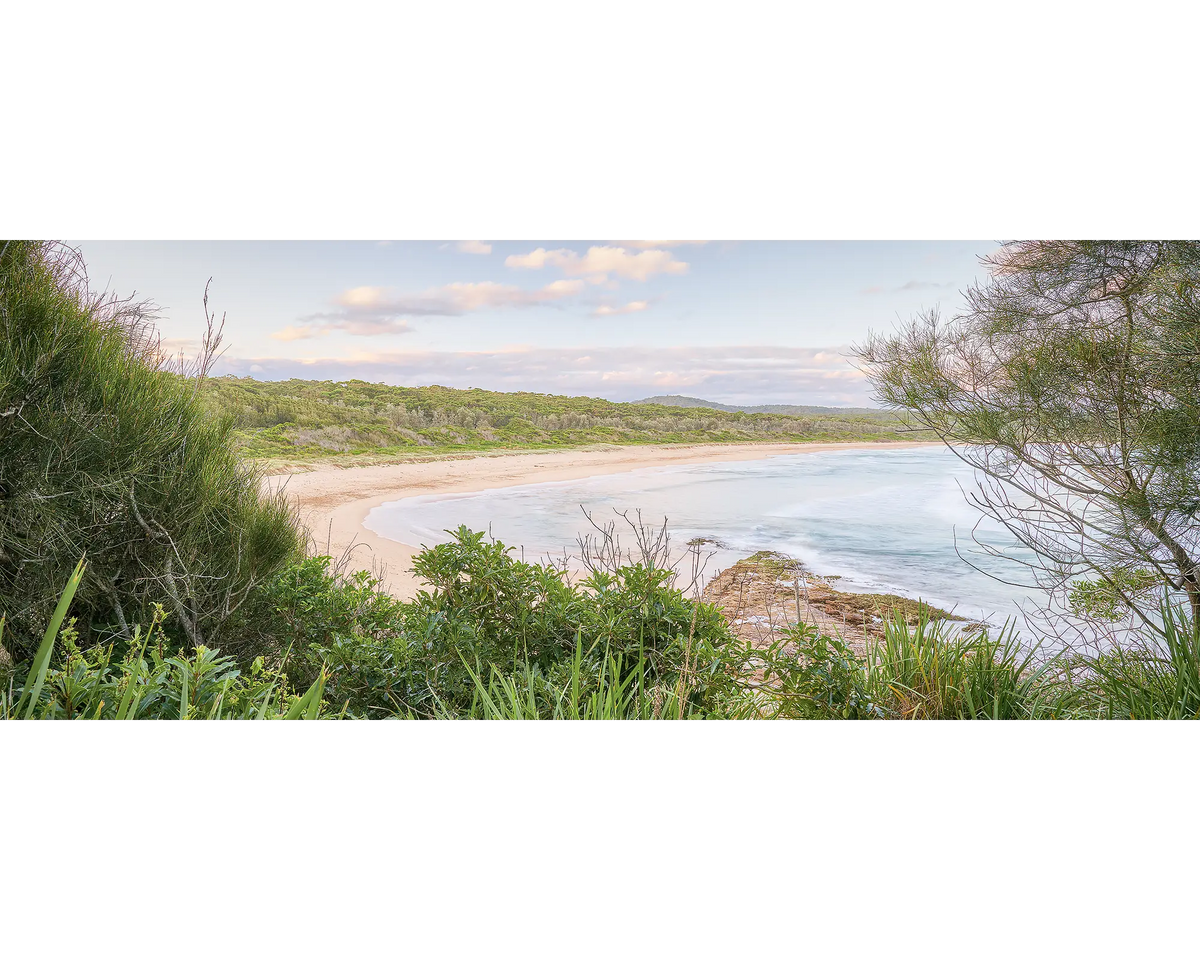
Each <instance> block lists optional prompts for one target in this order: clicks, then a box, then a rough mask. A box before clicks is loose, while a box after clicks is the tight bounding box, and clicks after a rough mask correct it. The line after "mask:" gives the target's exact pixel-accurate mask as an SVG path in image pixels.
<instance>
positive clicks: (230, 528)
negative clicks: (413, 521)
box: [0, 241, 303, 659]
mask: <svg viewBox="0 0 1200 960" xmlns="http://www.w3.org/2000/svg"><path fill="white" fill-rule="evenodd" d="M198 383H199V379H198V378H196V377H192V378H187V377H184V376H181V375H179V374H178V373H172V372H168V371H165V370H163V369H161V368H160V365H159V357H158V354H157V341H156V339H155V338H154V336H153V331H152V327H151V326H150V324H149V322H148V319H147V317H146V314H145V310H144V309H143V305H139V304H131V303H129V302H125V301H117V300H114V299H111V298H109V299H100V298H97V297H94V296H93V295H91V294H90V293H89V292H88V290H87V286H86V278H85V277H84V276H83V274H82V265H81V264H80V263H79V262H78V261H77V259H75V258H74V257H73V256H72V252H71V251H68V250H64V249H62V248H59V247H55V246H53V245H48V244H40V243H27V242H17V241H10V242H3V241H0V451H2V455H0V613H2V614H3V615H4V616H5V617H6V619H7V625H8V628H7V635H6V640H5V642H6V645H7V647H8V650H9V651H10V653H11V654H12V655H13V656H14V657H16V658H17V659H22V658H26V657H28V656H30V655H31V654H32V652H33V647H34V646H35V645H36V642H37V639H36V638H37V636H38V635H39V634H40V628H39V626H38V625H39V624H44V623H45V621H46V620H47V619H48V618H49V615H50V612H51V611H52V610H53V609H54V605H55V603H56V601H57V598H58V595H59V592H60V591H61V589H62V586H63V584H64V583H65V582H66V580H67V577H68V575H69V574H70V572H71V570H72V568H73V567H74V566H75V564H76V563H77V561H78V560H79V558H80V557H81V556H84V555H86V556H87V559H88V566H87V573H86V575H85V577H84V580H83V582H82V583H81V584H80V586H79V591H78V595H77V596H76V598H75V605H74V607H73V612H74V614H75V616H76V617H77V618H78V620H79V623H80V631H79V635H80V642H81V643H83V644H84V645H85V646H86V645H87V644H89V643H91V642H93V641H94V640H96V639H97V638H98V637H99V636H101V634H100V633H98V630H99V629H100V628H101V627H103V628H104V629H105V630H109V631H112V632H115V633H116V634H118V635H120V637H121V638H122V639H123V640H126V641H128V640H129V639H130V635H131V630H132V625H133V624H134V623H137V622H139V621H140V622H148V621H149V619H150V615H151V610H152V608H153V604H154V603H157V602H162V603H164V604H166V605H167V608H168V610H169V611H170V612H171V615H172V616H171V622H172V625H173V626H172V629H174V630H176V631H178V632H180V633H181V634H182V635H183V637H184V638H185V639H186V640H188V641H189V642H190V643H191V645H192V646H197V645H200V644H203V643H208V644H210V645H215V644H223V643H224V642H225V641H224V640H222V636H223V633H222V631H223V628H224V626H225V625H226V623H227V622H228V621H229V619H230V618H231V617H232V616H234V615H235V614H236V613H237V611H238V608H239V607H240V605H241V604H242V603H244V602H245V601H246V600H247V598H249V597H251V596H252V595H253V594H254V592H255V589H256V587H257V586H258V585H259V584H261V583H263V582H264V581H265V580H266V579H268V578H270V577H271V576H273V575H274V574H275V573H276V572H277V571H278V570H279V569H280V568H281V567H282V566H283V565H284V564H286V563H288V562H290V561H291V560H292V559H294V558H295V557H297V556H299V555H300V552H301V549H302V545H303V544H302V539H301V537H300V535H299V534H298V532H297V528H296V525H295V523H294V521H293V519H292V517H291V516H290V514H289V511H288V508H287V506H286V504H285V503H284V501H283V499H282V497H279V496H271V495H267V494H264V493H263V492H262V491H261V490H260V487H259V481H258V477H257V476H256V474H255V472H254V471H253V470H252V469H251V467H250V466H249V465H248V464H247V462H246V461H244V460H242V459H240V458H239V457H238V455H237V453H236V451H235V450H234V447H233V444H232V443H231V439H232V430H233V424H232V421H231V420H230V419H229V418H224V417H213V416H211V415H210V411H208V410H207V409H206V408H205V407H204V406H203V405H202V404H201V402H200V399H199V397H198V395H197V385H198Z"/></svg>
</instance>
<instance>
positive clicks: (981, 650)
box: [0, 528, 1200, 720]
mask: <svg viewBox="0 0 1200 960" xmlns="http://www.w3.org/2000/svg"><path fill="white" fill-rule="evenodd" d="M511 552H512V551H511V550H510V549H509V548H506V547H505V546H504V545H503V544H500V543H498V542H493V541H487V540H485V538H484V536H483V534H480V533H472V532H471V531H469V530H466V529H465V528H463V529H460V530H459V531H458V532H457V534H456V536H455V538H454V541H453V542H452V543H448V544H443V545H441V546H439V547H435V548H432V549H429V550H426V551H424V552H423V553H422V554H421V555H420V557H419V558H418V561H417V563H418V565H419V566H420V568H421V569H422V570H423V571H424V572H425V574H426V575H427V576H429V577H430V580H431V583H432V589H431V590H429V591H426V592H424V593H422V594H421V595H420V596H418V597H417V598H416V599H414V600H412V601H409V602H400V601H397V600H395V599H394V598H392V597H389V596H387V595H386V594H383V593H381V592H380V590H379V584H378V583H377V582H375V581H373V580H372V579H371V578H370V577H369V576H367V575H365V574H361V573H360V574H355V575H353V576H351V577H343V576H339V575H338V574H337V573H336V571H335V570H333V569H331V567H330V561H329V558H327V557H315V558H308V559H306V560H304V561H301V562H300V563H298V564H296V565H294V566H292V567H290V568H288V569H287V570H285V571H283V572H281V573H280V574H279V575H278V576H277V577H276V578H275V579H274V580H273V581H271V582H270V583H268V584H266V585H264V588H263V593H264V597H263V602H264V606H263V608H262V609H263V610H264V611H266V612H267V613H268V614H269V616H268V617H267V618H266V621H267V622H270V623H272V624H274V625H275V632H274V633H273V634H272V645H271V647H270V649H273V650H277V649H280V648H283V649H285V651H286V652H285V653H284V655H283V656H282V657H281V658H279V659H273V658H272V657H270V656H268V657H264V656H263V655H261V654H260V655H258V656H255V657H254V658H253V659H252V660H251V661H249V662H248V663H243V662H240V661H237V660H235V659H234V658H231V657H227V656H221V655H220V654H219V653H218V652H217V651H215V650H210V649H209V648H207V647H205V646H203V645H202V646H200V647H197V648H195V649H193V650H191V651H188V652H179V651H176V652H174V653H172V651H173V649H174V647H175V642H174V641H173V640H172V639H171V636H170V635H169V633H168V631H167V630H165V629H164V627H165V625H166V622H167V620H168V619H169V615H168V614H167V613H166V612H165V611H164V609H163V608H162V606H156V607H155V608H154V613H153V619H152V621H151V623H150V626H149V628H148V629H146V630H145V631H144V632H143V630H142V629H141V627H140V626H139V627H135V628H134V629H133V631H132V634H131V637H130V640H129V641H127V642H126V641H122V640H120V639H112V640H110V641H109V642H108V643H106V644H93V645H92V646H91V647H90V648H88V649H87V650H83V649H82V648H81V645H80V642H79V639H80V635H79V625H78V623H77V621H76V620H75V619H74V618H72V619H69V620H68V619H66V618H67V614H68V612H69V609H70V605H71V602H72V600H73V597H74V592H75V590H76V588H77V587H78V584H79V582H80V581H81V580H82V578H83V572H84V568H83V564H82V563H81V564H80V565H79V566H78V567H77V568H76V571H75V573H74V574H73V575H72V578H71V579H70V581H69V582H68V584H67V588H66V590H65V591H64V592H63V594H62V596H61V598H60V600H59V603H58V605H57V608H56V610H55V613H54V615H53V617H52V618H51V621H50V624H49V627H48V628H47V630H46V632H45V635H44V638H43V640H42V643H41V644H40V646H39V648H38V650H37V651H36V653H35V655H34V657H33V658H32V660H31V661H30V662H29V663H24V664H18V665H17V666H16V667H15V668H10V670H9V671H8V676H7V677H5V676H2V675H0V717H3V718H9V717H14V718H15V717H20V718H45V719H71V718H78V719H184V718H194V719H222V718H238V719H265V718H272V717H274V718H284V719H289V718H290V719H299V718H311V719H315V718H318V717H345V718H364V719H369V718H385V717H392V718H401V719H421V718H436V719H646V720H649V719H722V718H726V719H776V718H789V719H853V720H861V719H994V720H1013V719H1054V718H1097V719H1117V718H1131V719H1168V718H1170V719H1176V718H1185V717H1186V718H1195V717H1198V716H1200V655H1198V651H1197V646H1196V644H1195V641H1194V631H1193V628H1192V625H1191V623H1190V622H1189V621H1188V620H1187V608H1186V607H1182V608H1179V609H1172V608H1167V609H1166V610H1164V611H1163V619H1164V622H1165V623H1166V628H1165V630H1166V636H1167V638H1168V643H1167V645H1166V646H1165V648H1164V647H1160V648H1152V647H1150V646H1149V645H1148V644H1146V643H1145V641H1146V638H1145V637H1143V638H1141V639H1142V644H1141V645H1139V646H1132V647H1129V648H1119V649H1114V650H1112V651H1110V652H1108V653H1105V654H1102V655H1099V656H1094V657H1088V658H1084V657H1078V656H1072V655H1060V656H1055V657H1049V658H1046V659H1045V660H1044V661H1041V662H1039V661H1038V659H1037V657H1036V652H1035V651H1033V650H1029V649H1027V648H1025V647H1023V646H1022V645H1021V644H1020V643H1019V642H1018V638H1017V637H1016V635H1015V634H1014V633H1013V632H1012V631H1011V630H1002V631H1001V632H1000V633H999V635H998V636H996V637H994V638H993V637H992V636H990V634H989V633H988V632H986V631H951V630H949V629H948V625H947V624H945V623H942V622H936V621H931V620H929V619H925V618H922V619H920V620H918V622H917V623H916V624H910V623H907V622H906V621H905V620H904V619H903V618H902V617H900V616H896V617H895V618H893V619H892V620H890V621H889V622H887V623H886V624H885V625H884V631H883V636H882V638H881V639H879V640H877V641H870V642H869V643H868V648H867V655H866V656H865V657H863V656H859V655H857V654H856V653H855V652H854V651H853V650H852V649H851V648H850V647H849V646H848V645H847V644H846V642H845V641H844V640H842V639H841V638H839V637H836V636H828V635H825V634H822V633H820V632H819V631H818V630H816V629H815V628H814V627H812V626H809V625H806V624H799V625H796V626H793V627H791V628H789V629H787V630H784V631H782V632H781V634H780V635H779V636H778V637H776V638H775V639H774V640H773V641H772V642H771V643H770V644H769V645H767V646H765V647H756V646H754V645H753V644H751V643H749V642H745V641H740V640H738V639H737V638H736V637H735V636H734V635H733V634H732V632H731V631H730V628H729V625H728V624H727V623H726V622H725V620H724V619H723V618H722V617H721V616H720V614H719V612H718V611H717V610H716V609H715V608H713V607H711V606H709V605H707V604H703V603H699V602H696V601H693V600H689V599H688V598H686V597H684V596H683V594H682V593H681V592H680V591H679V590H677V589H675V588H674V587H673V586H672V585H671V582H670V581H671V572H670V571H669V570H665V569H661V568H655V567H646V566H645V565H642V564H634V565H632V566H629V567H625V568H622V569H621V570H620V571H618V572H617V573H616V574H615V575H608V574H593V575H592V576H591V577H589V578H588V579H587V580H585V581H583V582H582V583H580V584H577V585H572V584H570V583H568V582H567V581H566V578H565V575H564V574H563V572H562V571H561V570H560V569H558V568H556V567H552V566H548V565H541V564H526V563H523V562H520V561H517V560H515V559H513V557H512V556H511ZM260 626H261V625H260ZM3 630H4V625H3V621H2V620H0V640H3ZM56 648H57V651H56ZM56 659H57V662H56V663H55V662H54V661H55V660H56ZM300 690H303V691H304V693H302V694H301V693H298V691H300Z"/></svg>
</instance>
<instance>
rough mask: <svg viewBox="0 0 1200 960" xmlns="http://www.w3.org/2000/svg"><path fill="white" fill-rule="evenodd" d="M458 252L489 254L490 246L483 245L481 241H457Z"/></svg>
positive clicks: (487, 244)
mask: <svg viewBox="0 0 1200 960" xmlns="http://www.w3.org/2000/svg"><path fill="white" fill-rule="evenodd" d="M458 252H459V253H480V254H482V253H491V252H492V245H491V244H490V243H484V242H483V241H482V240H459V241H458Z"/></svg>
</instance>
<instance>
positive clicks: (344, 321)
mask: <svg viewBox="0 0 1200 960" xmlns="http://www.w3.org/2000/svg"><path fill="white" fill-rule="evenodd" d="M583 289H584V281H583V280H555V281H553V282H552V283H548V284H546V285H545V286H544V287H539V288H537V289H535V290H527V289H524V288H522V287H516V286H511V285H509V284H505V283H494V282H492V281H485V282H483V283H450V284H447V285H446V286H443V287H435V288H433V289H431V290H426V291H425V292H424V293H421V294H417V295H415V296H398V295H396V294H393V293H391V292H389V291H387V290H385V289H384V288H383V287H352V288H351V289H349V290H345V291H343V292H342V293H340V294H338V296H337V297H335V298H334V301H333V303H334V306H335V307H337V308H338V309H336V310H333V311H330V312H326V313H314V314H312V315H310V316H307V317H302V318H300V322H299V323H297V324H294V325H291V326H287V327H284V328H283V329H282V330H277V331H275V332H274V333H273V334H271V336H272V337H274V338H275V339H276V340H305V339H311V338H313V337H322V336H325V335H327V334H328V333H330V332H331V331H333V330H340V331H343V332H345V333H348V334H350V335H351V336H356V337H375V336H381V335H385V334H395V333H407V332H408V331H409V330H410V327H409V325H408V321H407V320H406V319H405V318H406V317H426V316H442V317H457V316H462V315H463V314H466V313H474V312H476V311H478V310H489V309H498V308H510V307H511V308H522V307H534V306H539V305H545V304H553V303H556V302H558V301H561V300H567V299H570V298H572V297H575V296H578V295H579V294H580V293H581V292H582V291H583Z"/></svg>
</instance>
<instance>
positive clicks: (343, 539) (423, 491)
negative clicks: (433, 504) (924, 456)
mask: <svg viewBox="0 0 1200 960" xmlns="http://www.w3.org/2000/svg"><path fill="white" fill-rule="evenodd" d="M939 446H942V444H941V443H937V442H932V443H931V442H896V443H876V442H852V443H762V444H758V443H755V444H732V443H730V444H698V445H689V446H684V445H678V446H676V445H670V446H634V447H611V448H607V449H602V450H552V451H542V450H536V451H528V452H504V453H495V454H490V453H487V454H480V455H479V456H474V457H463V456H462V455H461V454H458V455H455V457H454V458H453V459H449V458H447V459H431V460H421V461H417V462H412V463H397V464H386V465H383V466H371V467H338V466H333V465H326V466H321V467H318V468H317V469H315V470H308V471H305V472H298V473H287V474H276V475H273V476H268V477H264V478H263V483H264V485H265V486H266V487H267V488H268V489H272V490H278V489H283V490H285V491H286V493H287V494H288V495H289V497H290V498H291V499H292V502H293V503H294V504H295V506H296V507H297V511H298V513H299V515H300V518H301V520H302V521H303V522H304V524H305V525H306V526H307V528H308V530H309V532H310V534H311V535H312V537H313V540H314V541H315V542H316V544H317V545H318V549H319V550H321V551H322V552H325V553H329V554H330V555H332V556H333V557H335V558H336V557H339V556H341V555H342V554H343V553H344V552H346V551H350V561H349V563H350V566H351V568H352V569H361V570H374V571H375V572H376V573H378V574H380V575H381V576H382V577H383V579H384V581H385V583H386V584H387V587H388V589H389V590H390V591H391V592H392V593H393V594H395V595H396V596H398V597H400V598H402V599H407V598H410V597H412V596H413V595H415V594H416V592H417V590H418V589H420V587H421V582H420V581H419V580H418V579H417V577H416V576H414V575H413V574H412V573H411V572H410V571H409V567H410V566H411V564H412V560H413V557H414V556H415V555H416V554H417V553H418V552H419V551H420V549H421V547H420V545H417V544H408V543H400V542H399V541H396V540H388V539H387V538H385V537H381V536H379V535H378V534H376V533H374V532H372V531H370V530H368V529H367V528H366V527H364V526H363V521H364V520H365V519H366V516H367V514H368V513H370V512H371V510H373V509H375V507H378V506H380V505H381V504H383V503H389V502H391V501H395V500H403V499H405V498H406V497H415V496H424V495H429V494H441V493H479V492H481V491H483V490H492V489H497V488H501V487H514V486H521V485H523V484H528V483H552V482H556V481H563V480H579V479H584V478H587V477H595V476H603V475H605V474H612V473H625V472H627V471H632V470H639V469H643V468H647V467H661V466H672V465H676V464H679V465H683V464H696V463H721V462H729V461H737V460H763V459H766V458H768V457H778V456H787V455H791V454H799V453H827V452H831V451H836V450H906V449H914V448H918V447H939Z"/></svg>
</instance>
